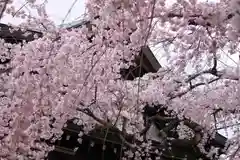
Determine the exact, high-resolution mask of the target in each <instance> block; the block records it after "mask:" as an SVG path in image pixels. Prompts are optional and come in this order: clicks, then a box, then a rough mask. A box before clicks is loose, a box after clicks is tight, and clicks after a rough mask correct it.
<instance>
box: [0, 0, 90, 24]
mask: <svg viewBox="0 0 240 160" xmlns="http://www.w3.org/2000/svg"><path fill="white" fill-rule="evenodd" d="M75 1H76V3H75V5H74V7H73V8H72V10H71V12H70V14H69V15H68V18H67V19H66V21H65V23H67V22H71V21H73V20H75V19H76V18H79V17H80V16H82V15H83V14H84V12H85V7H84V6H85V0H48V4H47V9H46V10H47V13H48V14H49V16H50V18H51V19H52V20H53V21H54V22H55V23H56V24H61V22H62V20H63V19H64V17H65V16H66V14H67V13H68V10H69V8H71V6H72V4H73V3H74V2H75ZM14 3H15V4H14V6H16V9H18V8H20V7H22V6H23V5H24V4H25V3H26V0H14ZM25 9H26V8H25ZM20 22H21V20H19V19H16V18H12V17H11V16H9V15H5V16H4V17H3V19H2V20H1V23H12V24H19V23H20Z"/></svg>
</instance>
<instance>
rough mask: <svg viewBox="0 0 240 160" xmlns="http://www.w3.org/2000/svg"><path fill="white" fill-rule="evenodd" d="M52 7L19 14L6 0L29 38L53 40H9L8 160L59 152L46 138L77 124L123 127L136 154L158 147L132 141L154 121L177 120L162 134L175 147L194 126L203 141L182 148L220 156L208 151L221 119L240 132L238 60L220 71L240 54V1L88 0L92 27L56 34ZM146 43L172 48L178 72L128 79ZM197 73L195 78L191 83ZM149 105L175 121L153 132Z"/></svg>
mask: <svg viewBox="0 0 240 160" xmlns="http://www.w3.org/2000/svg"><path fill="white" fill-rule="evenodd" d="M46 3H47V1H46V0H45V1H40V0H39V1H38V0H26V4H24V6H23V7H21V8H20V9H18V8H16V7H15V6H14V5H13V1H11V0H9V1H1V7H2V8H1V12H0V14H1V16H3V13H6V14H10V15H12V16H14V17H18V18H22V19H24V20H25V21H24V23H23V24H21V25H20V26H18V27H20V28H21V29H22V30H23V31H25V30H26V28H31V29H35V30H38V31H41V32H42V33H43V35H44V36H43V37H41V38H38V37H36V40H34V41H32V42H29V43H23V44H22V45H20V44H16V45H9V44H7V43H5V42H4V41H3V40H1V42H0V43H1V53H0V57H1V60H2V61H4V59H6V58H8V59H11V60H10V62H9V63H7V64H6V65H4V66H3V67H1V68H0V84H1V85H0V89H1V90H0V97H1V101H0V102H1V103H0V104H1V105H0V106H1V109H0V148H1V150H0V157H1V159H43V158H44V157H45V156H46V155H47V153H48V152H49V151H51V150H52V149H53V147H52V146H50V145H48V144H47V143H46V141H44V140H49V139H51V141H55V140H56V139H58V138H59V137H61V135H62V133H63V131H62V128H63V127H64V125H65V123H66V121H67V120H69V119H73V118H77V122H76V123H77V124H79V125H80V124H81V125H84V131H85V133H88V131H90V130H91V129H92V128H93V127H95V125H101V126H105V127H109V128H112V127H115V128H116V129H117V131H118V132H119V136H120V137H121V139H122V140H123V142H124V145H125V146H127V147H129V148H130V150H131V151H132V152H133V153H136V150H137V149H138V148H139V147H140V148H141V147H145V148H146V149H147V150H150V149H149V148H151V147H149V146H148V143H146V145H137V144H135V143H129V142H128V141H127V140H126V139H125V135H127V134H131V135H134V136H135V137H134V138H135V139H137V140H138V141H145V140H144V139H145V138H144V134H145V133H146V131H147V129H148V128H149V125H151V122H152V121H153V120H154V119H162V120H165V121H168V122H169V125H168V127H165V129H163V130H161V131H160V132H159V134H160V136H161V137H162V139H163V143H164V144H165V142H166V141H165V138H166V134H167V132H168V131H170V130H171V129H173V128H174V127H176V124H179V123H181V124H182V127H180V129H179V134H183V136H184V134H185V132H183V131H182V130H184V127H183V126H185V127H186V126H187V127H188V130H191V131H192V132H193V135H192V136H190V140H186V139H181V141H177V140H172V145H174V144H175V143H176V144H180V143H181V144H185V145H189V146H193V145H194V146H196V147H197V148H198V149H199V150H200V151H201V153H203V154H206V155H208V157H209V158H213V157H214V156H216V155H215V154H217V152H216V148H211V149H210V150H208V151H206V149H205V148H204V145H205V143H206V139H208V137H211V136H212V137H213V136H214V133H215V132H216V128H215V123H216V119H224V120H225V124H226V125H232V124H234V123H235V122H236V121H238V120H239V118H240V117H239V105H240V100H239V68H238V62H237V60H236V62H237V64H236V67H235V68H229V67H220V66H219V60H220V59H221V57H222V56H224V53H225V52H227V53H228V54H238V41H239V30H240V23H239V19H240V11H239V10H240V1H238V0H228V1H226V0H219V1H217V2H212V3H211V2H202V1H197V0H177V1H176V2H173V3H172V4H169V3H168V2H167V1H166V0H145V1H141V0H88V1H87V2H86V9H87V15H88V17H87V18H88V19H89V20H90V21H91V27H90V28H89V27H87V26H82V27H81V28H77V29H72V30H66V29H63V28H58V27H57V26H55V24H54V23H53V22H52V21H51V20H50V19H49V18H48V15H47V11H46V10H45V5H46ZM25 6H28V7H29V8H31V9H32V10H34V11H36V13H37V15H36V16H33V15H30V14H28V12H26V10H24V7H25ZM1 16H0V17H1ZM15 28H16V26H15ZM146 45H149V46H155V45H160V46H161V47H165V48H168V49H169V52H168V53H167V55H166V57H167V59H168V63H169V68H161V69H160V70H159V71H158V72H157V73H149V74H146V75H144V76H143V77H139V78H136V79H135V80H133V81H126V80H124V79H123V78H122V76H121V74H120V69H121V68H128V67H129V66H130V65H134V64H133V63H132V61H133V60H134V58H135V57H136V56H137V55H138V54H139V51H140V50H141V47H142V46H146ZM140 65H141V64H140ZM188 66H190V67H191V68H192V70H194V72H193V73H192V74H190V75H189V74H188V73H187V72H186V68H187V67H188ZM205 75H207V76H205ZM146 105H158V106H164V107H165V108H167V112H168V114H167V115H168V116H169V117H162V116H160V115H158V116H151V117H149V121H148V122H149V124H148V125H144V124H145V122H146V121H145V120H144V118H143V116H142V112H143V110H144V107H145V106H146ZM170 115H171V116H170ZM169 120H171V121H169ZM171 122H174V123H171ZM195 122H197V123H198V124H200V125H201V127H200V126H199V125H196V123H195ZM233 129H234V130H233V132H234V135H233V137H232V139H230V140H229V143H228V144H230V147H229V148H228V150H227V152H226V154H227V155H226V156H227V157H228V158H229V159H232V160H233V159H239V157H240V153H239V152H238V150H239V145H240V144H239V142H238V141H239V131H238V128H237V129H236V128H233ZM144 144H145V143H144ZM226 149H227V148H226ZM156 154H157V153H156ZM159 154H161V153H159ZM135 155H136V154H135ZM225 159H226V157H225Z"/></svg>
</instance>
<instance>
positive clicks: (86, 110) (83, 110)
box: [77, 108, 108, 126]
mask: <svg viewBox="0 0 240 160" xmlns="http://www.w3.org/2000/svg"><path fill="white" fill-rule="evenodd" d="M77 111H80V112H82V113H84V114H86V115H88V116H90V117H92V118H93V119H94V120H95V121H97V122H98V123H100V124H102V125H104V126H106V125H108V123H107V122H105V121H104V120H102V119H100V118H98V117H97V116H95V115H94V114H93V112H92V111H91V110H90V109H89V108H84V109H80V108H77Z"/></svg>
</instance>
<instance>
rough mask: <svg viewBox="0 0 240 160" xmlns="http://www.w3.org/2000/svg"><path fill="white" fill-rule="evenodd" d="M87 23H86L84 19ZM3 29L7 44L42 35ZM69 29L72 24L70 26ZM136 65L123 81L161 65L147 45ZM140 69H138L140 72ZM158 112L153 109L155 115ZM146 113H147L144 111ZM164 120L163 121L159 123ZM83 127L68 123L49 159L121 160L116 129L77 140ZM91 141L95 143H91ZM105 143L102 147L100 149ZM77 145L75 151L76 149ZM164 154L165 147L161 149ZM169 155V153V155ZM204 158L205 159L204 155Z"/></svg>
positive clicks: (220, 143)
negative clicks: (80, 141)
mask: <svg viewBox="0 0 240 160" xmlns="http://www.w3.org/2000/svg"><path fill="white" fill-rule="evenodd" d="M83 24H84V25H85V24H89V23H88V22H84V23H83ZM83 24H75V25H74V26H73V27H81V26H82V25H83ZM0 26H1V28H2V30H1V32H0V38H2V39H4V40H5V41H6V42H8V43H22V42H23V40H24V41H32V40H34V34H37V35H38V36H39V37H41V36H42V33H39V32H35V31H28V32H29V33H30V34H28V36H25V35H24V33H22V32H21V31H14V32H10V31H9V28H11V27H9V26H7V25H5V24H0ZM70 28H71V27H70ZM140 57H142V62H143V63H142V65H139V64H140ZM135 63H136V64H137V65H136V66H138V67H133V66H131V67H130V68H129V69H125V70H123V71H122V73H121V74H122V77H124V79H126V80H133V79H134V78H135V77H138V76H139V75H140V76H142V75H144V74H146V73H149V72H153V73H154V72H157V71H158V69H159V68H160V67H161V66H160V64H159V63H158V61H157V60H156V58H155V57H154V55H153V53H152V52H151V50H150V49H149V47H148V46H144V47H142V50H141V52H140V54H139V56H138V57H136V59H135ZM140 71H141V72H140ZM156 113H157V112H156V111H154V114H156ZM145 114H148V113H145ZM159 123H164V122H159ZM81 130H82V127H81V126H78V125H76V124H74V123H73V121H69V122H67V127H66V128H63V131H64V134H63V135H62V138H61V140H58V141H56V142H55V144H54V145H55V150H54V151H52V152H50V153H49V155H48V159H49V160H120V157H121V156H122V154H123V150H122V146H123V144H122V140H121V139H120V138H119V136H118V135H116V131H114V130H110V131H108V133H106V130H105V129H102V128H96V129H94V130H93V131H92V132H90V133H89V134H87V135H84V136H83V137H82V143H81V144H80V143H78V138H79V137H78V134H79V132H80V131H81ZM226 140H227V139H226V138H225V137H223V136H221V135H220V134H216V137H215V138H214V139H212V140H210V141H209V145H208V146H206V147H209V146H216V147H219V148H224V145H225V143H226ZM131 141H132V139H131V136H130V137H129V139H128V142H131ZM93 144H94V145H93ZM103 145H105V146H106V147H105V149H103ZM153 145H156V146H157V147H159V148H164V146H161V145H160V144H159V142H156V141H153ZM76 148H78V149H77V151H76ZM173 150H174V151H172V152H171V154H173V155H174V156H175V157H180V158H184V155H186V154H187V155H188V158H187V159H188V160H195V159H198V158H199V157H200V156H201V155H199V154H200V153H199V152H197V151H195V150H194V149H193V150H191V149H189V148H188V149H184V148H181V147H176V148H173ZM164 153H165V154H166V155H167V154H168V155H169V154H170V153H168V150H165V152H164ZM171 154H170V155H171ZM162 159H163V160H167V159H169V160H171V159H174V158H173V157H171V156H164V155H163V156H162ZM205 159H206V160H207V158H205ZM152 160H155V157H154V156H152Z"/></svg>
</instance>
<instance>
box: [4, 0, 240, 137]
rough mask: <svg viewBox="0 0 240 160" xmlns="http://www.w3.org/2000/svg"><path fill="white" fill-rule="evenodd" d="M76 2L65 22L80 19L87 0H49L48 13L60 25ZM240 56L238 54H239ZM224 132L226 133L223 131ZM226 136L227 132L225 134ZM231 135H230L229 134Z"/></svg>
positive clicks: (19, 0)
mask: <svg viewBox="0 0 240 160" xmlns="http://www.w3.org/2000/svg"><path fill="white" fill-rule="evenodd" d="M211 1H214V0H211ZM14 2H15V6H16V7H17V9H18V8H21V6H22V5H24V3H26V0H14ZM74 2H76V3H75V4H74V7H73V8H72V10H71V12H70V14H69V15H68V17H67V18H66V20H65V23H69V22H72V21H74V20H76V19H79V18H80V17H83V14H84V13H85V0H48V4H47V13H48V14H49V16H50V18H51V19H52V20H53V21H54V22H55V23H56V24H57V25H60V24H61V23H62V20H63V19H64V17H65V16H66V14H67V13H68V10H69V9H70V8H71V6H72V4H73V3H74ZM1 23H11V24H15V25H17V24H19V23H21V20H19V19H16V18H12V17H11V16H9V15H8V16H6V15H5V16H4V17H3V18H2V19H1ZM153 52H154V54H155V55H157V56H156V58H157V59H158V60H159V62H160V64H161V65H162V66H167V65H168V63H167V61H166V59H163V58H162V55H163V54H162V53H163V50H162V49H157V50H156V49H153ZM237 56H238V55H237ZM233 59H235V60H236V61H238V58H237V59H236V58H235V57H234V58H233ZM221 61H223V63H225V64H228V65H234V66H236V64H235V63H233V61H232V60H231V59H230V58H227V57H225V58H222V59H221ZM221 133H222V134H224V133H226V132H223V131H221ZM224 135H225V136H226V134H224ZM228 136H229V135H228Z"/></svg>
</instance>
